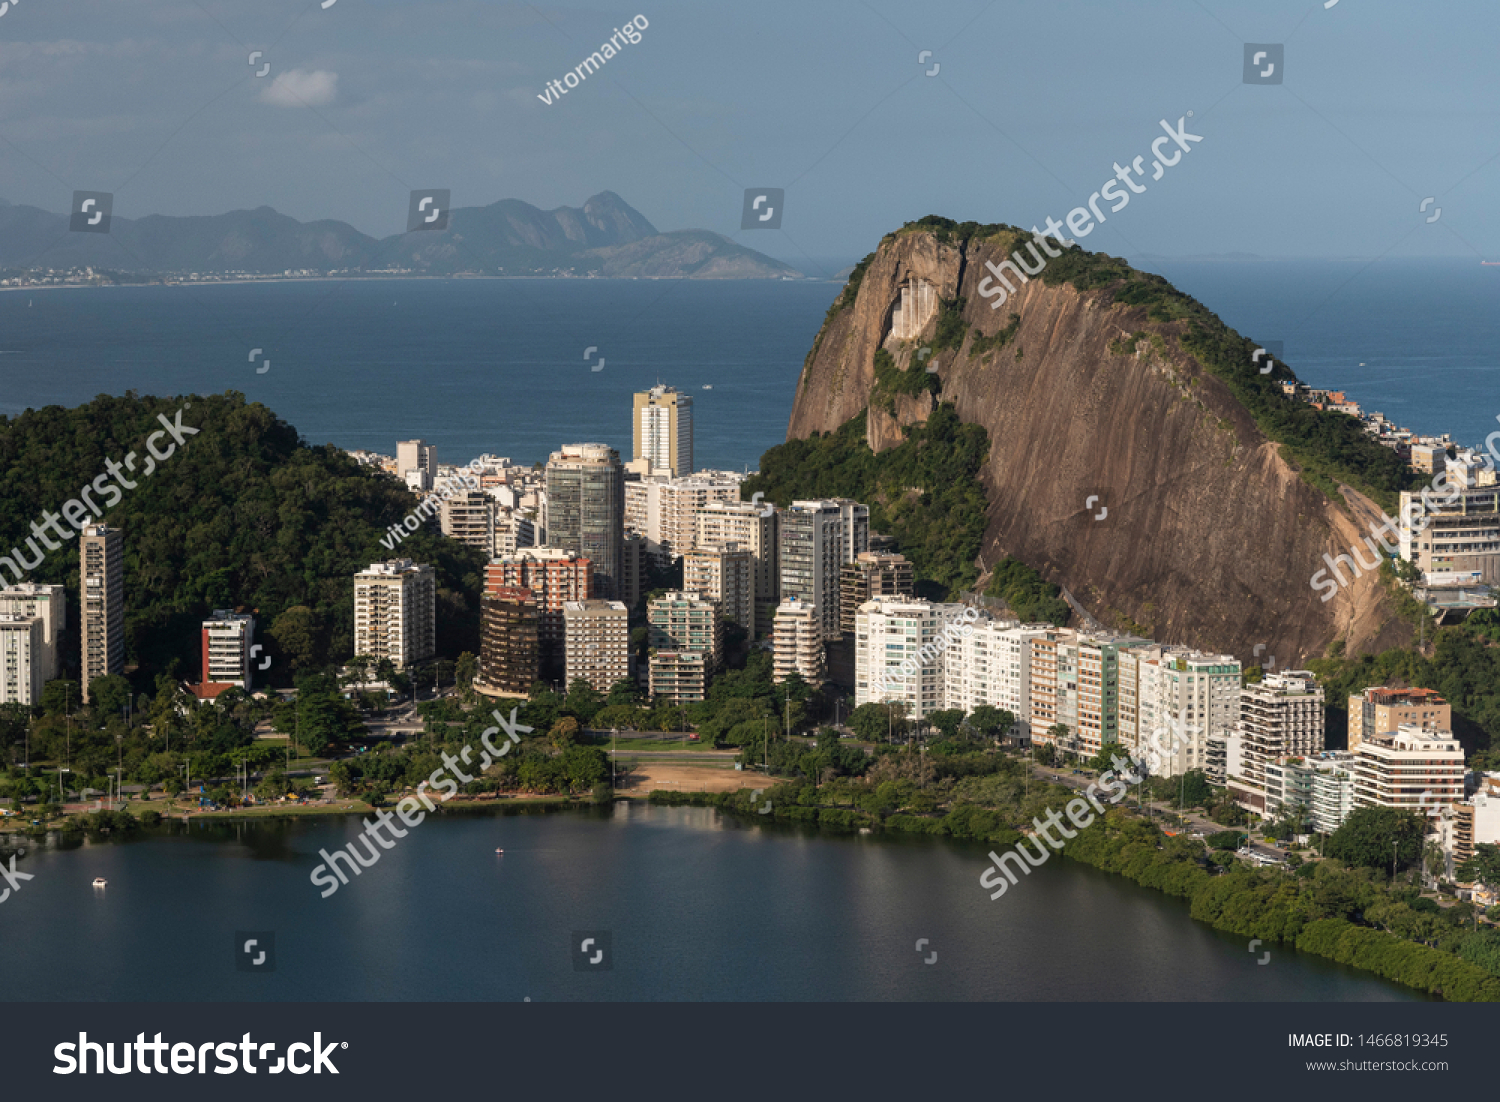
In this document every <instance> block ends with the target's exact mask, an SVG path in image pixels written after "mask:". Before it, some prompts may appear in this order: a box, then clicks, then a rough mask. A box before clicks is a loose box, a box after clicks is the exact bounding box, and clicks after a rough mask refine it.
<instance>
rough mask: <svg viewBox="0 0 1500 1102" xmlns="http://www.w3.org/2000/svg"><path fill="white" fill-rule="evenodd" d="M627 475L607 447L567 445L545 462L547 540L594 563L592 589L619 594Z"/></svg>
mask: <svg viewBox="0 0 1500 1102" xmlns="http://www.w3.org/2000/svg"><path fill="white" fill-rule="evenodd" d="M624 534H625V472H624V470H623V469H622V468H621V466H620V455H619V453H618V452H616V451H615V450H614V449H613V448H610V447H606V446H605V445H603V444H568V445H565V446H564V447H563V448H562V450H560V451H556V452H553V453H552V457H551V458H550V459H549V460H548V461H547V542H548V544H550V545H551V546H553V547H562V548H566V549H567V550H569V551H572V552H574V553H576V554H579V555H582V556H583V557H585V558H586V559H588V560H589V561H590V562H591V563H593V567H594V591H595V592H596V593H598V594H600V595H601V596H604V597H610V598H612V597H615V596H617V595H618V594H619V593H620V592H621V591H622V587H621V584H620V583H621V581H622V578H621V573H620V570H621V562H622V560H621V554H622V549H621V542H622V540H623V538H624Z"/></svg>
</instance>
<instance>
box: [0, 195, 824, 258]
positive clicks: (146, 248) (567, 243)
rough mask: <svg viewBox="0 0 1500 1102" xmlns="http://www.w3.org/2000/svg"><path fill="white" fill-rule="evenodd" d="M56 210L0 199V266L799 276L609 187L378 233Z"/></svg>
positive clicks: (287, 221) (338, 226)
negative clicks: (652, 218)
mask: <svg viewBox="0 0 1500 1102" xmlns="http://www.w3.org/2000/svg"><path fill="white" fill-rule="evenodd" d="M68 223H69V219H68V216H67V215H65V214H53V213H51V212H49V211H44V210H41V209H39V208H37V207H29V206H13V205H11V204H9V203H6V202H5V201H4V200H0V269H10V270H15V269H21V268H27V269H33V268H37V267H41V268H54V269H66V268H76V267H85V266H88V267H93V268H95V269H103V270H107V271H117V272H130V273H134V274H168V273H172V274H181V273H189V272H198V273H204V274H207V273H223V272H251V273H256V274H271V273H280V272H285V271H304V270H313V271H318V272H328V271H350V270H352V271H354V272H356V273H357V272H374V271H382V270H389V269H393V268H395V269H409V270H412V271H414V272H417V273H420V274H423V275H455V274H459V273H472V274H480V275H517V276H520V275H526V276H604V277H612V278H643V279H653V278H654V279H682V278H692V279H783V278H787V279H800V278H802V274H801V273H800V272H798V271H797V270H796V269H795V268H790V267H788V266H787V265H785V264H782V263H781V262H780V261H778V260H773V259H772V258H771V257H769V256H766V255H765V254H763V253H758V252H756V251H755V250H754V249H747V248H745V247H743V246H741V245H737V244H735V242H733V241H731V240H730V239H729V238H727V237H724V236H723V235H721V234H717V233H710V232H709V231H707V230H677V231H674V232H671V233H662V232H660V231H658V230H657V229H656V227H655V226H653V225H652V224H651V223H650V222H649V221H647V220H646V218H645V216H644V215H642V214H641V213H640V212H639V211H637V210H635V209H634V208H633V207H631V206H630V205H629V204H628V203H626V202H625V201H624V200H623V199H621V198H620V197H619V196H618V195H616V194H615V193H614V192H612V191H602V192H600V193H599V194H598V195H595V196H594V197H593V198H591V199H590V200H588V202H586V203H584V204H583V206H582V207H581V208H579V207H558V208H557V209H556V210H549V211H544V210H541V209H539V208H537V207H534V206H532V205H531V204H530V203H523V202H521V201H520V200H518V199H502V200H500V201H499V202H496V203H491V204H490V205H489V206H487V207H459V208H456V209H454V210H453V211H452V212H451V213H450V215H449V218H448V226H447V228H446V229H443V230H425V231H421V232H414V233H405V234H396V235H393V236H391V237H387V238H384V239H383V240H379V239H376V238H373V237H369V236H367V235H366V234H363V233H360V232H359V231H358V230H356V229H355V228H354V227H353V226H351V225H349V224H348V223H347V222H338V221H334V220H331V219H329V220H323V221H318V222H299V221H297V220H296V219H295V218H290V217H288V216H287V215H284V214H278V213H277V212H276V211H275V210H273V209H272V208H270V207H258V208H256V209H255V210H236V211H230V212H229V213H227V214H216V215H208V216H199V217H175V216H170V215H161V214H153V215H150V216H148V217H145V218H136V219H130V218H121V217H119V216H115V217H114V218H113V219H112V220H111V225H110V232H109V233H108V234H99V233H73V232H69V228H68Z"/></svg>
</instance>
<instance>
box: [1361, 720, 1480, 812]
mask: <svg viewBox="0 0 1500 1102" xmlns="http://www.w3.org/2000/svg"><path fill="white" fill-rule="evenodd" d="M1463 798H1464V752H1463V747H1462V746H1460V745H1459V743H1458V740H1457V739H1456V738H1454V737H1453V732H1451V731H1433V730H1430V729H1428V728H1425V727H1418V726H1415V725H1413V724H1403V725H1402V726H1401V727H1399V728H1397V729H1396V731H1394V732H1393V733H1392V734H1389V735H1375V736H1373V737H1371V738H1367V739H1365V740H1364V741H1363V742H1361V743H1360V744H1359V749H1358V750H1356V751H1355V752H1354V806H1355V807H1393V808H1397V809H1398V810H1401V811H1412V812H1416V813H1417V814H1420V815H1426V816H1428V817H1435V816H1436V815H1437V814H1438V813H1440V812H1441V811H1442V810H1443V809H1445V808H1447V807H1449V806H1451V805H1453V804H1456V803H1461V802H1462V801H1463Z"/></svg>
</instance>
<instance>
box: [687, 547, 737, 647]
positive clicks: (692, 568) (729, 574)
mask: <svg viewBox="0 0 1500 1102" xmlns="http://www.w3.org/2000/svg"><path fill="white" fill-rule="evenodd" d="M682 588H683V589H684V590H685V591H687V592H689V593H699V594H701V595H702V596H704V597H707V598H708V599H709V600H710V601H712V602H713V603H714V604H716V605H717V606H718V607H719V613H720V614H721V615H722V616H723V617H724V619H726V620H732V621H733V622H734V623H736V624H739V625H740V627H742V628H744V629H745V631H746V632H748V633H749V637H750V638H751V639H754V638H755V556H753V555H751V554H750V549H749V548H748V547H741V546H740V545H739V544H737V543H733V542H730V543H725V544H724V545H723V546H721V547H709V548H700V549H699V550H697V551H689V552H688V553H687V554H686V555H684V556H683V557H682Z"/></svg>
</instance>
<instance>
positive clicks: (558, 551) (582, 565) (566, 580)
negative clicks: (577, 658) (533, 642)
mask: <svg viewBox="0 0 1500 1102" xmlns="http://www.w3.org/2000/svg"><path fill="white" fill-rule="evenodd" d="M484 588H485V592H486V593H495V592H498V591H500V590H502V589H507V588H509V589H525V590H528V591H530V593H531V595H532V598H533V599H534V600H535V601H536V607H537V632H538V642H539V644H540V646H541V649H542V653H543V654H544V655H547V654H559V655H560V654H561V653H562V647H563V637H564V628H563V609H564V607H565V606H566V605H567V603H568V602H569V601H588V600H592V599H593V598H594V566H593V563H591V562H590V561H589V560H588V559H587V558H585V557H584V556H582V555H579V554H577V553H575V552H573V551H569V550H568V549H567V548H563V547H528V548H526V549H525V550H523V551H517V552H516V553H515V554H513V555H500V556H498V557H496V558H494V559H491V560H490V562H489V565H487V566H486V567H485V568H484Z"/></svg>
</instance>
